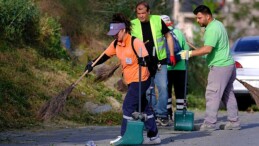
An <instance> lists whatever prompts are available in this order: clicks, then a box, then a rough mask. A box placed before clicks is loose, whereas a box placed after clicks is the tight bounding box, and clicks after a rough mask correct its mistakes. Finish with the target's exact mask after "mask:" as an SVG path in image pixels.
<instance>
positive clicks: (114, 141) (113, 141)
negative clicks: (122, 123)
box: [110, 136, 122, 145]
mask: <svg viewBox="0 0 259 146" xmlns="http://www.w3.org/2000/svg"><path fill="white" fill-rule="evenodd" d="M121 138H122V137H121V136H118V137H117V138H116V139H114V140H112V141H110V145H113V144H114V143H116V142H117V141H119V140H120V139H121Z"/></svg>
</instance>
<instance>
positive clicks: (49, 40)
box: [39, 16, 68, 59]
mask: <svg viewBox="0 0 259 146" xmlns="http://www.w3.org/2000/svg"><path fill="white" fill-rule="evenodd" d="M40 29H41V30H40V45H41V46H40V47H39V49H40V50H39V51H40V53H41V54H42V55H43V56H44V57H49V58H66V59H68V56H67V53H66V51H65V50H64V49H63V48H62V47H61V26H60V23H58V21H57V20H55V19H54V18H53V17H49V16H43V17H42V18H41V19H40Z"/></svg>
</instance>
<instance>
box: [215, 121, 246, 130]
mask: <svg viewBox="0 0 259 146" xmlns="http://www.w3.org/2000/svg"><path fill="white" fill-rule="evenodd" d="M219 129H221V130H240V129H241V126H240V123H239V122H230V121H229V122H227V124H224V125H220V126H219Z"/></svg>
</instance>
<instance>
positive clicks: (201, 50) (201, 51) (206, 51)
mask: <svg viewBox="0 0 259 146" xmlns="http://www.w3.org/2000/svg"><path fill="white" fill-rule="evenodd" d="M212 48H213V47H212V46H203V47H201V48H199V49H196V50H193V51H192V56H202V55H206V54H209V53H210V52H211V51H212Z"/></svg>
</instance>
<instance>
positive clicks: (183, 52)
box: [179, 50, 192, 59]
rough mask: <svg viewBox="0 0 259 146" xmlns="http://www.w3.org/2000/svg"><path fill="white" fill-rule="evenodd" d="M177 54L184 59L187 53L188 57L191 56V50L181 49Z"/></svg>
mask: <svg viewBox="0 0 259 146" xmlns="http://www.w3.org/2000/svg"><path fill="white" fill-rule="evenodd" d="M187 53H188V54H187ZM179 54H180V55H181V58H182V59H186V57H187V55H188V58H190V57H191V56H192V51H189V50H182V51H181V52H179Z"/></svg>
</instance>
